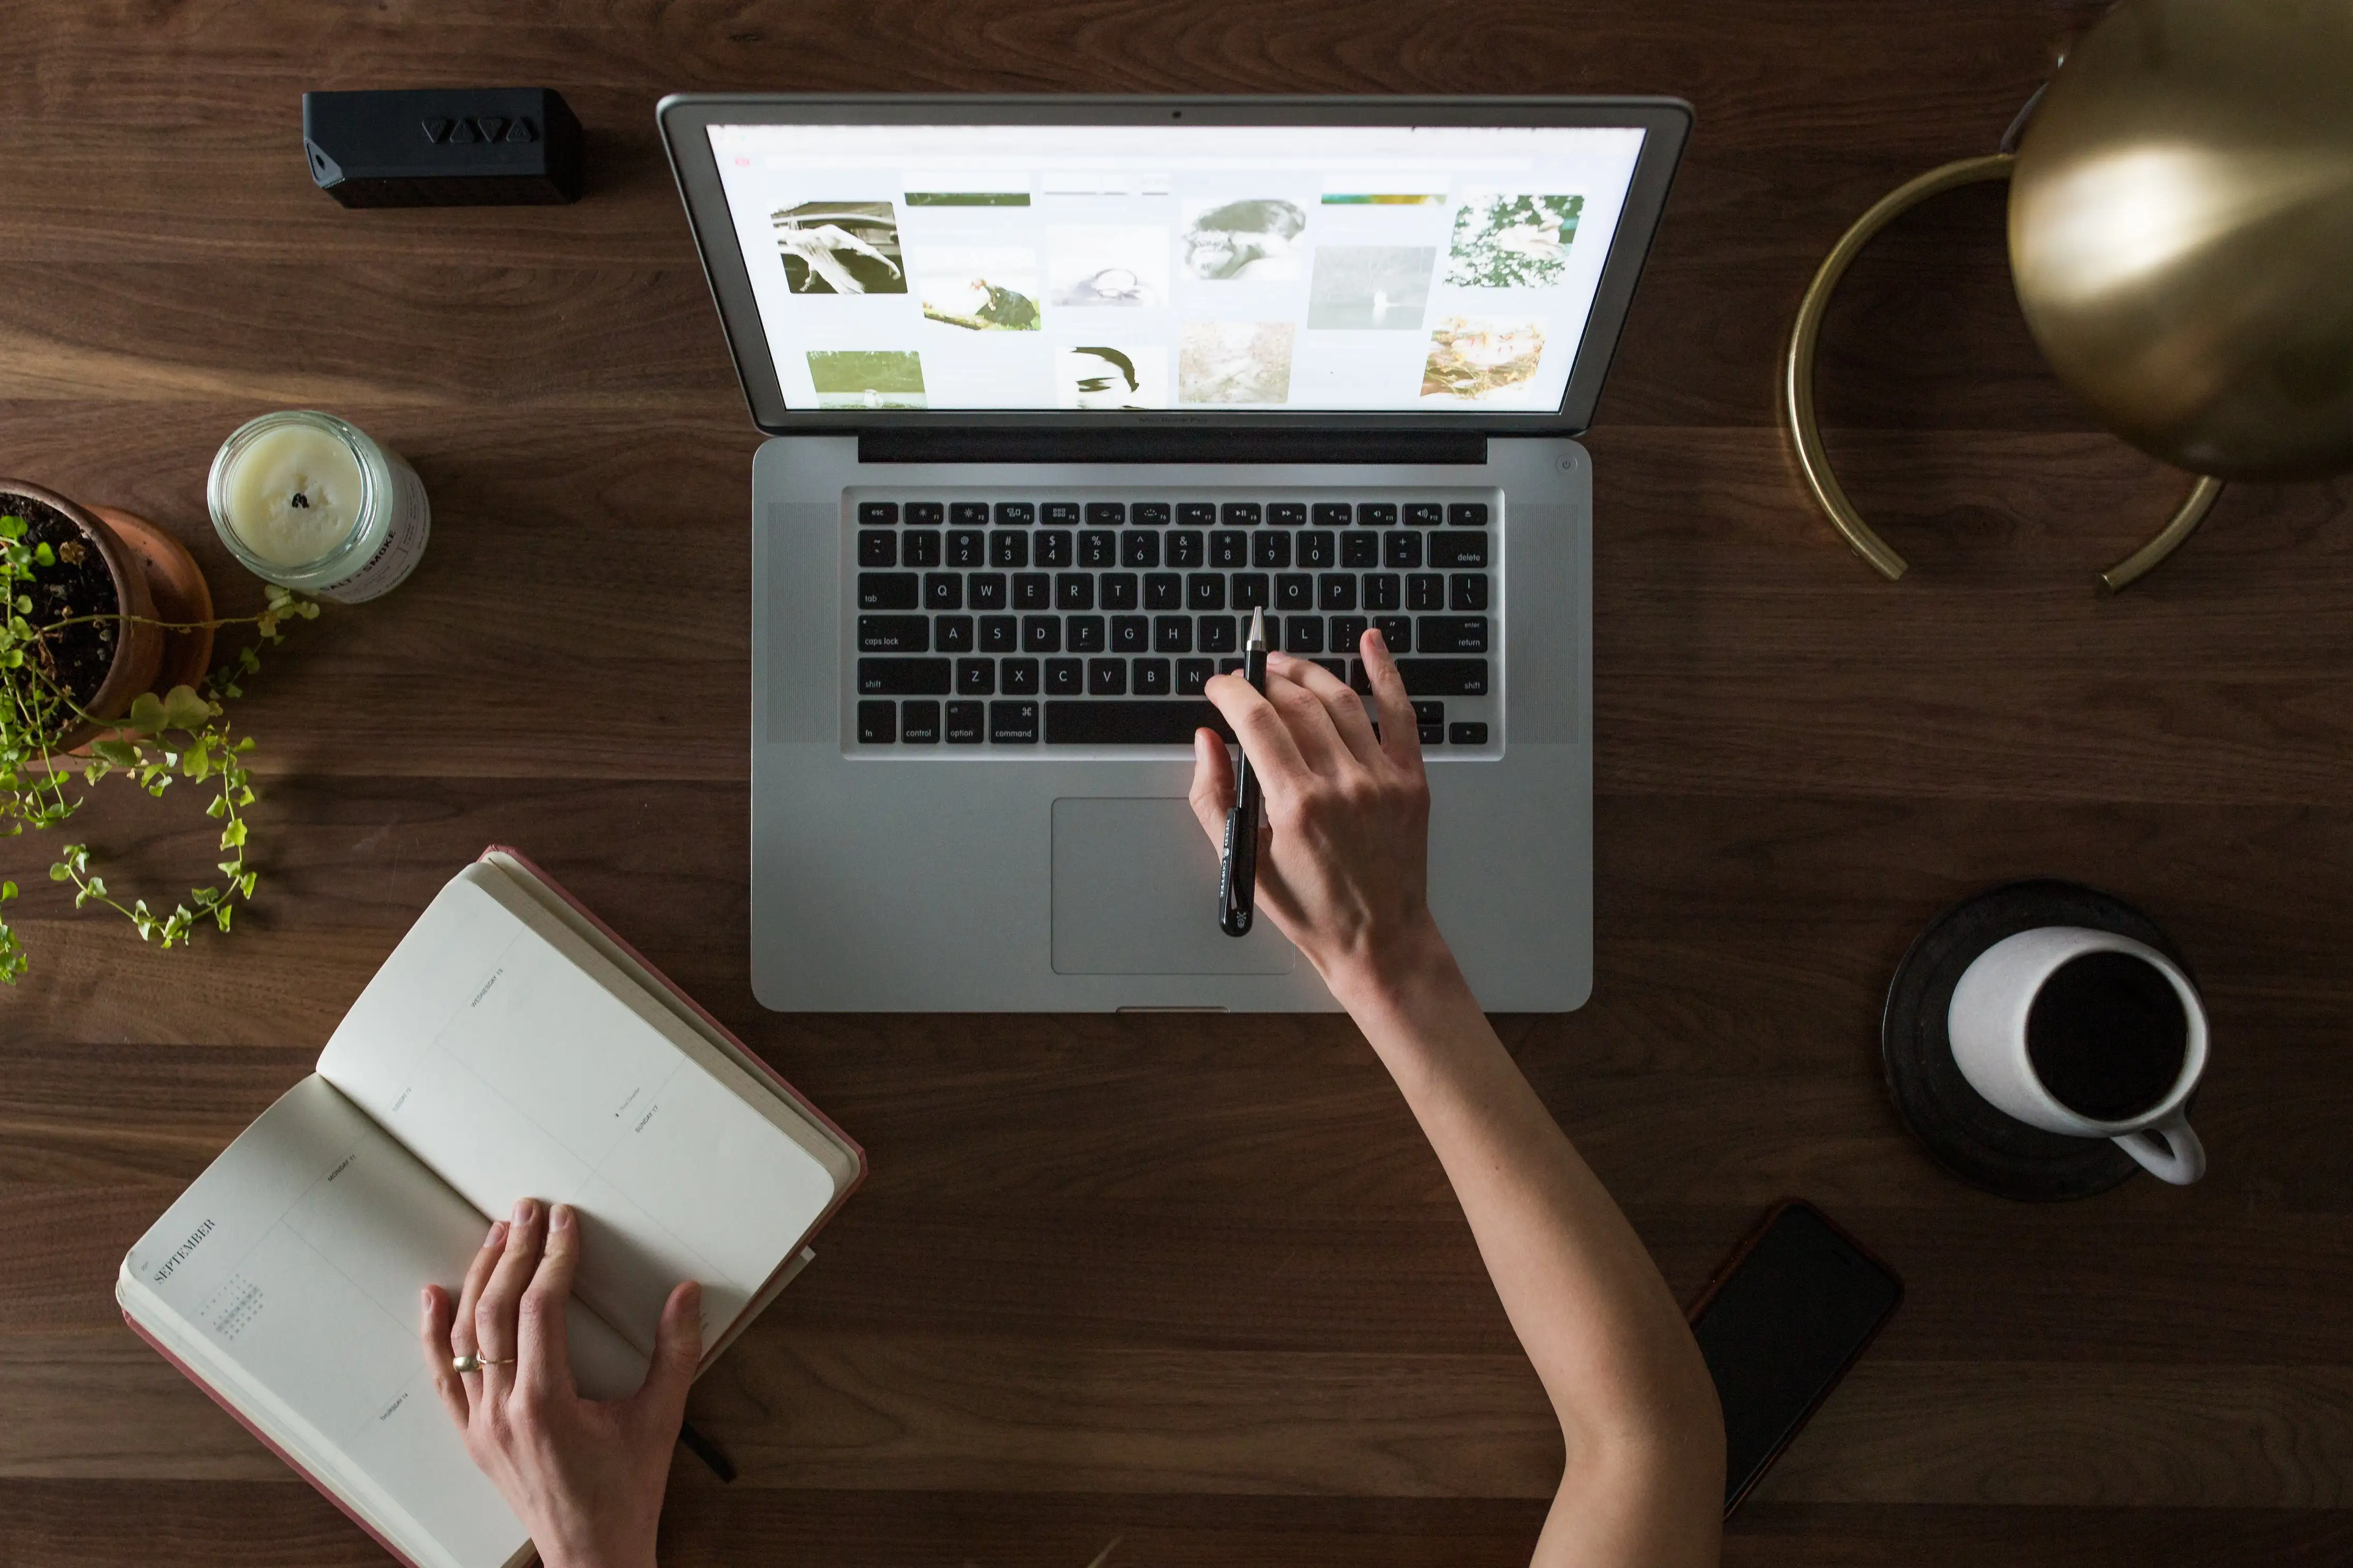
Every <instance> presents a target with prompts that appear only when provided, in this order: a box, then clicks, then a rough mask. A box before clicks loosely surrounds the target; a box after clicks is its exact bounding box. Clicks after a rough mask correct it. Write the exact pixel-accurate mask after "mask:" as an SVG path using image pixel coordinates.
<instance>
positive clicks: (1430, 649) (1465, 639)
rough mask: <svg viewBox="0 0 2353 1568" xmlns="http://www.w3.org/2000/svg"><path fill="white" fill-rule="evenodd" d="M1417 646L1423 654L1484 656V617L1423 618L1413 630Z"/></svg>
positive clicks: (1485, 637) (1485, 647)
mask: <svg viewBox="0 0 2353 1568" xmlns="http://www.w3.org/2000/svg"><path fill="white" fill-rule="evenodd" d="M1413 638H1414V645H1415V646H1416V647H1419V649H1420V650H1421V651H1422V652H1424V653H1485V652H1486V651H1487V617H1486V616H1422V617H1421V624H1420V625H1419V626H1416V627H1415V628H1414V631H1413Z"/></svg>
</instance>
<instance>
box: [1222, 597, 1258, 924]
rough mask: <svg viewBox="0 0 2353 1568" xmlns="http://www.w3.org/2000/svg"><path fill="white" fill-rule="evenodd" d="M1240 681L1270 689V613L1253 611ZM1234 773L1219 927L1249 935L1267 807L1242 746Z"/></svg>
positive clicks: (1247, 755)
mask: <svg viewBox="0 0 2353 1568" xmlns="http://www.w3.org/2000/svg"><path fill="white" fill-rule="evenodd" d="M1242 679H1244V680H1247V681H1249V682H1250V689H1251V690H1253V691H1261V692H1262V691H1264V690H1265V689H1266V612H1265V611H1264V610H1252V611H1251V612H1250V642H1249V643H1248V644H1247V645H1246V646H1245V647H1243V649H1242ZM1234 750H1235V752H1237V753H1239V754H1240V757H1241V761H1240V763H1237V764H1236V765H1235V769H1234V804H1233V805H1230V806H1228V807H1227V808H1226V849H1225V853H1224V855H1223V856H1221V857H1220V858H1219V862H1218V926H1219V929H1220V930H1222V931H1224V932H1225V933H1226V934H1227V935H1228V936H1248V935H1250V921H1251V918H1252V917H1253V915H1254V914H1255V913H1256V908H1255V905H1256V900H1257V898H1258V829H1259V818H1260V816H1261V815H1262V814H1263V812H1264V809H1265V802H1264V801H1263V800H1261V798H1260V795H1259V787H1258V774H1257V773H1255V772H1253V771H1252V770H1251V768H1250V753H1249V752H1245V751H1242V749H1241V745H1240V742H1236V743H1235V746H1234Z"/></svg>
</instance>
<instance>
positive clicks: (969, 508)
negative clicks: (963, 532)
mask: <svg viewBox="0 0 2353 1568" xmlns="http://www.w3.org/2000/svg"><path fill="white" fill-rule="evenodd" d="M948 521H950V522H953V523H955V525H956V526H957V527H958V528H969V527H971V526H973V525H974V524H976V523H977V524H980V525H982V526H984V527H985V526H987V522H988V503H987V501H985V500H959V501H950V502H949V503H948Z"/></svg>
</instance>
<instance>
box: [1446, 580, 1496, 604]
mask: <svg viewBox="0 0 2353 1568" xmlns="http://www.w3.org/2000/svg"><path fill="white" fill-rule="evenodd" d="M1446 587H1447V594H1446V604H1447V607H1448V608H1450V609H1455V610H1483V609H1485V608H1486V607H1487V574H1485V573H1483V572H1457V573H1456V574H1454V575H1453V576H1452V577H1451V578H1449V579H1448V580H1447V584H1446Z"/></svg>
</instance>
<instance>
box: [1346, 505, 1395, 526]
mask: <svg viewBox="0 0 2353 1568" xmlns="http://www.w3.org/2000/svg"><path fill="white" fill-rule="evenodd" d="M1356 526H1357V527H1359V528H1395V527H1396V526H1397V502H1395V501H1393V500H1368V501H1366V502H1365V504H1364V505H1362V506H1360V507H1358V508H1357V509H1356Z"/></svg>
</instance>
